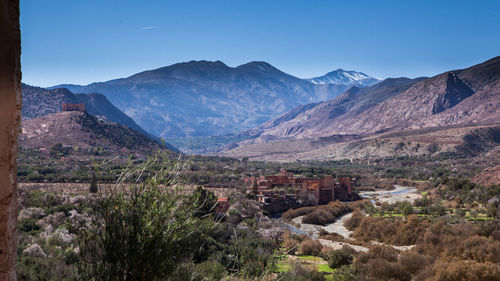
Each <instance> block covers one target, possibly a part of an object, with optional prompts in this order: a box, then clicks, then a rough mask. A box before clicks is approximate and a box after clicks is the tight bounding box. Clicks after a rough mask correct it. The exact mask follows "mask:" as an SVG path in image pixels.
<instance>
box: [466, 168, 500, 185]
mask: <svg viewBox="0 0 500 281" xmlns="http://www.w3.org/2000/svg"><path fill="white" fill-rule="evenodd" d="M472 181H473V182H475V183H477V184H480V185H485V186H488V185H492V184H500V166H495V167H490V168H487V169H485V170H484V171H483V172H482V173H480V174H479V175H477V176H475V177H474V178H473V179H472Z"/></svg>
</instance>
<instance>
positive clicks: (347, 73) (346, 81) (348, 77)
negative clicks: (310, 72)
mask: <svg viewBox="0 0 500 281" xmlns="http://www.w3.org/2000/svg"><path fill="white" fill-rule="evenodd" d="M307 80H308V81H311V82H312V83H314V84H337V85H348V86H361V87H367V86H372V85H374V84H377V83H378V82H380V81H381V80H380V79H377V78H373V77H371V76H368V75H366V74H364V73H363V72H357V71H353V70H343V69H341V68H339V69H337V70H334V71H331V72H328V73H327V74H325V75H323V76H319V77H314V78H310V79H307Z"/></svg>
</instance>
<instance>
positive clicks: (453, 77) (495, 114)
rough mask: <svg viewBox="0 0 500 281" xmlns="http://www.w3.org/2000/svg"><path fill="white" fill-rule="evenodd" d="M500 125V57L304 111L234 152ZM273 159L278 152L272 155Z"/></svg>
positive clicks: (389, 83) (260, 131)
mask: <svg viewBox="0 0 500 281" xmlns="http://www.w3.org/2000/svg"><path fill="white" fill-rule="evenodd" d="M497 123H500V57H495V58H493V59H491V60H488V61H486V62H483V63H481V64H478V65H474V66H471V67H469V68H466V69H461V70H453V71H448V72H445V73H442V74H439V75H436V76H434V77H431V78H417V79H408V78H395V79H394V78H390V79H386V80H384V81H382V82H380V83H378V84H375V85H373V86H370V87H366V88H357V87H352V88H350V89H349V90H347V91H346V92H344V93H343V94H341V95H339V96H338V97H336V98H333V99H331V100H329V101H325V102H321V103H318V104H312V105H309V106H307V105H306V106H302V107H299V108H296V109H295V110H293V111H290V112H288V113H285V114H283V115H281V116H279V117H277V118H275V119H272V120H270V121H268V122H266V123H265V124H263V125H261V126H260V127H257V128H255V129H252V130H250V131H248V132H251V133H248V132H247V134H248V135H249V136H250V137H251V139H249V140H245V141H241V142H239V143H238V144H233V145H232V146H230V147H231V148H234V147H237V146H245V145H248V144H252V143H265V142H268V141H272V140H290V139H315V138H321V137H329V136H335V135H359V136H368V135H370V134H378V133H383V132H400V131H406V130H418V129H423V128H437V127H448V126H471V125H481V124H497ZM269 153H272V151H269Z"/></svg>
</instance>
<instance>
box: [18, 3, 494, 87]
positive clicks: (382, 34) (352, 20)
mask: <svg viewBox="0 0 500 281" xmlns="http://www.w3.org/2000/svg"><path fill="white" fill-rule="evenodd" d="M21 34H22V35H21V36H22V57H21V59H22V70H23V81H24V82H26V83H29V84H32V85H38V86H50V85H56V84H60V83H75V84H88V83H90V82H95V81H106V80H110V79H114V78H119V77H127V76H130V75H132V74H134V73H137V72H140V71H143V70H147V69H153V68H158V67H162V66H166V65H170V64H173V63H177V62H182V61H189V60H202V59H204V60H221V61H223V62H224V63H226V64H227V65H229V66H237V65H240V64H243V63H246V62H248V61H254V60H262V61H267V62H269V63H271V64H272V65H274V66H276V67H277V68H279V69H281V70H283V71H285V72H287V73H290V74H292V75H295V76H298V77H301V78H308V77H313V76H319V75H322V74H324V73H326V72H328V71H331V70H334V69H337V68H344V69H349V70H351V69H353V70H358V71H363V72H365V73H367V74H369V75H372V76H375V77H383V78H386V77H400V76H406V77H417V76H432V75H435V74H438V73H441V72H444V71H446V70H451V69H457V68H463V67H467V66H470V65H473V64H476V63H479V62H481V61H484V60H487V59H489V58H492V57H494V56H498V55H500V1H498V0H491V1H487V0H483V1H481V0H475V1H473V0H471V1H460V0H455V1H437V0H434V1H425V0H424V1H423V0H419V1H403V0H394V1H390V0H379V1H375V0H372V1H361V0H358V1H347V0H344V1H332V0H330V1H312V0H309V1H306V0H303V1H298V0H297V1H294V0H288V1H284V0H262V1H260V0H248V1H238V0H233V1H222V0H202V1H190V0H178V1H165V0H164V1H148V0H141V1H124V0H122V1H118V0H105V1H103V0H99V1H94V0H85V1H78V0H43V1H41V0H21Z"/></svg>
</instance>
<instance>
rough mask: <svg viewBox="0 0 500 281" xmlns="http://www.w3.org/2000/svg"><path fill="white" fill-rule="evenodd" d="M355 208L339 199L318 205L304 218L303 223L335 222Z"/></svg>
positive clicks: (321, 223) (322, 223)
mask: <svg viewBox="0 0 500 281" xmlns="http://www.w3.org/2000/svg"><path fill="white" fill-rule="evenodd" d="M352 210H353V208H352V207H351V206H350V205H348V204H345V203H341V202H338V201H334V202H330V203H328V205H322V206H319V207H317V208H316V209H315V210H314V211H313V212H310V213H308V214H307V215H305V216H304V217H303V218H302V223H309V224H317V225H326V224H329V223H332V222H334V221H335V220H336V219H337V218H338V217H340V216H342V215H344V214H347V213H349V212H351V211H352Z"/></svg>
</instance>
